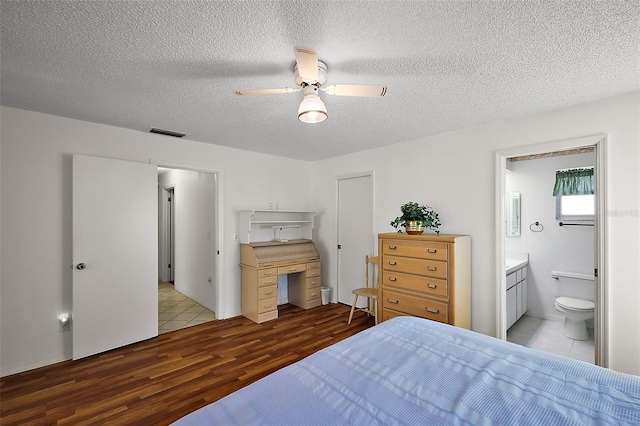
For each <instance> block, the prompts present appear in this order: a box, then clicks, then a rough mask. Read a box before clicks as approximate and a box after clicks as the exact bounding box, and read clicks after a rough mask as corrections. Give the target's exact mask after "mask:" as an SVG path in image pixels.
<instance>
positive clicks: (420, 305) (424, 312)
mask: <svg viewBox="0 0 640 426" xmlns="http://www.w3.org/2000/svg"><path fill="white" fill-rule="evenodd" d="M382 303H383V308H384V309H393V310H397V311H399V312H405V313H407V314H410V315H413V316H416V317H422V318H427V319H430V320H434V321H439V322H449V305H448V304H447V303H445V302H436V301H434V300H430V299H422V298H419V297H414V296H409V295H406V294H403V293H396V292H394V291H388V290H384V289H383V290H382Z"/></svg>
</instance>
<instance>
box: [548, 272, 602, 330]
mask: <svg viewBox="0 0 640 426" xmlns="http://www.w3.org/2000/svg"><path fill="white" fill-rule="evenodd" d="M551 276H552V277H553V278H554V280H555V281H556V283H555V286H554V287H555V295H556V296H557V297H556V303H555V305H556V310H557V311H558V312H560V313H561V314H563V315H564V329H563V331H562V334H564V335H565V336H566V337H568V338H570V339H574V340H587V339H588V338H589V334H588V333H587V320H589V319H591V318H593V317H594V316H595V304H594V303H593V301H592V300H589V299H593V294H594V291H595V288H594V280H593V275H588V274H580V273H576V272H562V271H552V272H551Z"/></svg>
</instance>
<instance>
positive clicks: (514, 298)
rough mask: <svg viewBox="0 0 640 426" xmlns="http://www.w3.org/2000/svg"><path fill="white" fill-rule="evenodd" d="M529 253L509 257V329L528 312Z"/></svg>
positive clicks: (507, 269)
mask: <svg viewBox="0 0 640 426" xmlns="http://www.w3.org/2000/svg"><path fill="white" fill-rule="evenodd" d="M528 264H529V259H528V255H522V256H513V257H507V262H506V273H507V329H509V328H510V327H511V326H512V325H513V324H514V323H515V322H516V321H518V320H519V319H520V317H521V316H522V315H523V314H524V313H525V312H527V265H528Z"/></svg>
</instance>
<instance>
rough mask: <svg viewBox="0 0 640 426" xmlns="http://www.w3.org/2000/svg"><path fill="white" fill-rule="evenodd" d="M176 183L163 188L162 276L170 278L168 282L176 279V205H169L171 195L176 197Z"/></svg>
mask: <svg viewBox="0 0 640 426" xmlns="http://www.w3.org/2000/svg"><path fill="white" fill-rule="evenodd" d="M175 187H176V184H175V183H171V184H169V185H167V186H163V187H162V206H161V208H162V210H163V220H162V223H161V224H160V226H161V227H162V235H163V236H162V239H163V240H164V244H163V247H162V262H163V264H162V276H163V277H165V278H168V279H167V280H166V281H169V282H173V280H172V278H175V276H174V273H173V271H174V270H175V262H174V257H173V250H174V248H173V247H172V244H173V245H174V247H175V241H174V236H175V229H174V226H173V225H174V224H175V222H174V220H175V218H174V213H175V208H174V206H175V204H173V199H172V200H171V204H169V195H170V194H171V195H173V196H174V197H175ZM168 264H171V268H169V267H168Z"/></svg>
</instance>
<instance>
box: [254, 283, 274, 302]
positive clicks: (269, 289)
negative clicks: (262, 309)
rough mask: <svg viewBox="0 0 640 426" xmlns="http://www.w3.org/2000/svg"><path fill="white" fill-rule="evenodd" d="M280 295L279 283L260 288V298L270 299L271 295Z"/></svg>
mask: <svg viewBox="0 0 640 426" xmlns="http://www.w3.org/2000/svg"><path fill="white" fill-rule="evenodd" d="M274 296H275V297H277V296H278V286H277V285H268V286H265V287H260V288H258V299H259V300H263V299H268V298H270V297H274Z"/></svg>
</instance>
